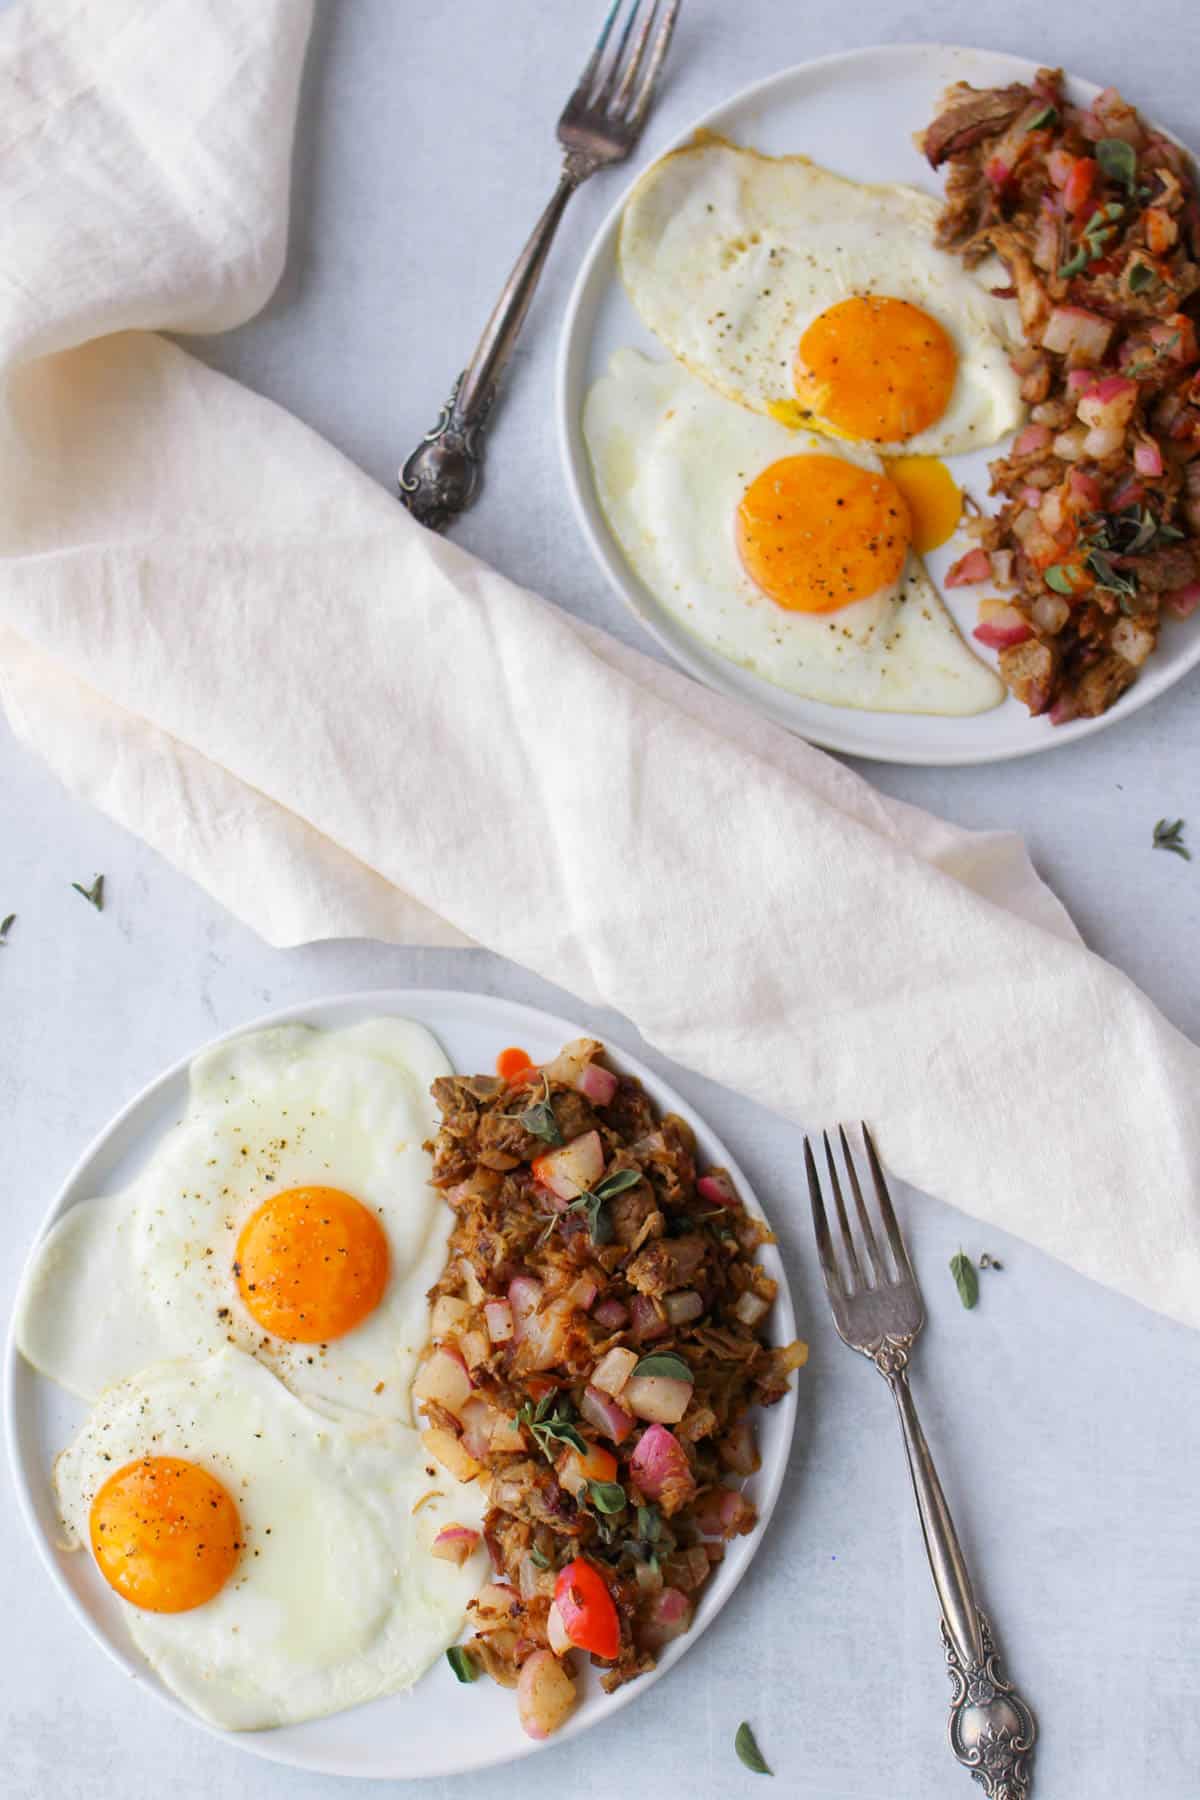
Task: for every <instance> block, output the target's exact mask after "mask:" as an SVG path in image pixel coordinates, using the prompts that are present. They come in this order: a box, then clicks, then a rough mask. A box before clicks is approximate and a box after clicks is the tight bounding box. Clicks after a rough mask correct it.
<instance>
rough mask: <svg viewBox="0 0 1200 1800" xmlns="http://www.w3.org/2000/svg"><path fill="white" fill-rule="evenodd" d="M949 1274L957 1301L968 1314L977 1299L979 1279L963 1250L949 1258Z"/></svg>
mask: <svg viewBox="0 0 1200 1800" xmlns="http://www.w3.org/2000/svg"><path fill="white" fill-rule="evenodd" d="M950 1273H951V1274H952V1275H953V1277H954V1285H955V1287H956V1288H957V1289H958V1297H959V1299H960V1300H961V1301H962V1303H963V1305H964V1306H965V1307H966V1309H967V1311H968V1312H970V1310H971V1308H972V1307H973V1306H974V1305H975V1303H976V1301H977V1300H978V1299H979V1277H978V1275H977V1274H976V1273H975V1264H974V1263H973V1262H972V1261H971V1259H970V1257H969V1256H968V1255H967V1253H966V1251H965V1250H958V1251H956V1252H955V1254H954V1255H953V1256H952V1257H951V1258H950Z"/></svg>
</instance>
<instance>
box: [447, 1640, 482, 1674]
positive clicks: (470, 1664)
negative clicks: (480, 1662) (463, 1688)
mask: <svg viewBox="0 0 1200 1800" xmlns="http://www.w3.org/2000/svg"><path fill="white" fill-rule="evenodd" d="M446 1661H447V1662H448V1663H449V1664H450V1667H451V1668H452V1669H453V1670H454V1673H455V1675H456V1676H457V1678H458V1680H459V1681H478V1680H479V1670H478V1669H477V1668H476V1667H475V1661H474V1658H473V1657H472V1656H470V1655H469V1653H468V1652H467V1651H466V1650H464V1649H463V1647H462V1645H461V1644H451V1646H450V1648H449V1649H448V1650H447V1652H446Z"/></svg>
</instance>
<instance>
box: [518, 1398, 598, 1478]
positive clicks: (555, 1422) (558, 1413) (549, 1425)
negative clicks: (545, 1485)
mask: <svg viewBox="0 0 1200 1800" xmlns="http://www.w3.org/2000/svg"><path fill="white" fill-rule="evenodd" d="M573 1416H574V1414H573V1409H572V1407H571V1403H570V1401H569V1400H567V1399H566V1398H565V1397H564V1396H563V1395H562V1394H546V1395H544V1396H543V1398H542V1399H541V1400H539V1401H538V1403H537V1405H536V1407H535V1406H534V1404H533V1401H532V1400H526V1402H525V1404H524V1405H523V1406H522V1407H521V1408H520V1410H519V1412H518V1413H517V1416H516V1423H517V1424H518V1425H523V1426H524V1427H525V1428H526V1430H528V1431H529V1432H530V1433H531V1435H532V1437H533V1440H534V1442H535V1443H536V1444H537V1447H538V1449H539V1450H540V1451H541V1453H542V1455H543V1456H544V1457H545V1458H546V1461H547V1462H553V1461H554V1454H555V1446H556V1445H558V1444H569V1445H570V1446H571V1449H572V1450H578V1452H579V1454H580V1456H586V1455H587V1452H588V1447H587V1443H586V1441H585V1440H584V1439H583V1438H582V1437H581V1436H580V1435H579V1433H578V1431H576V1429H575V1427H574V1425H573V1424H572V1423H571V1420H572V1417H573Z"/></svg>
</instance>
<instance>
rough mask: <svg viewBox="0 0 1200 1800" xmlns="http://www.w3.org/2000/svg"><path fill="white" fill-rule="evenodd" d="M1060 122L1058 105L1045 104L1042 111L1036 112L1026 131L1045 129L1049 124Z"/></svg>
mask: <svg viewBox="0 0 1200 1800" xmlns="http://www.w3.org/2000/svg"><path fill="white" fill-rule="evenodd" d="M1057 124H1058V108H1057V106H1043V108H1042V110H1041V112H1036V113H1034V115H1033V117H1032V119H1030V120H1029V122H1028V124H1027V125H1026V127H1025V129H1026V131H1044V130H1045V129H1046V127H1047V126H1049V125H1057Z"/></svg>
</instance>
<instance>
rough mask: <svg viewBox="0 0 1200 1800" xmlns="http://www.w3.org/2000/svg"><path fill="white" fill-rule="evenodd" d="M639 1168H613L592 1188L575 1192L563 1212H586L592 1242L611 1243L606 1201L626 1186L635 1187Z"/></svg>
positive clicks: (639, 1174) (599, 1243) (622, 1191)
mask: <svg viewBox="0 0 1200 1800" xmlns="http://www.w3.org/2000/svg"><path fill="white" fill-rule="evenodd" d="M642 1178H643V1177H642V1172H641V1170H640V1169H614V1171H613V1173H612V1174H611V1175H605V1176H604V1177H603V1178H602V1179H601V1180H600V1181H598V1182H597V1183H596V1185H595V1187H594V1188H585V1189H584V1190H583V1192H582V1193H581V1194H577V1195H576V1197H575V1199H574V1200H572V1201H571V1204H570V1205H569V1206H567V1207H565V1208H564V1213H586V1215H587V1222H588V1235H589V1236H590V1237H591V1240H592V1242H593V1244H595V1245H596V1246H597V1247H599V1246H600V1245H602V1244H611V1243H612V1239H613V1225H612V1220H611V1219H610V1218H609V1216H608V1208H607V1203H608V1201H610V1200H611V1199H613V1198H614V1197H615V1196H616V1195H617V1194H623V1193H624V1192H625V1190H626V1189H627V1188H631V1187H636V1186H637V1184H638V1182H639V1181H641V1180H642Z"/></svg>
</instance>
